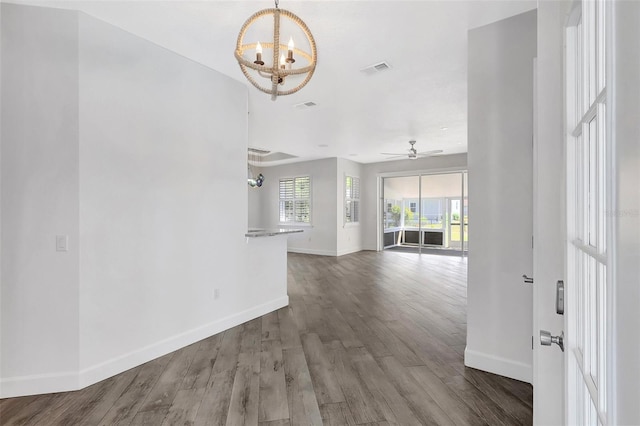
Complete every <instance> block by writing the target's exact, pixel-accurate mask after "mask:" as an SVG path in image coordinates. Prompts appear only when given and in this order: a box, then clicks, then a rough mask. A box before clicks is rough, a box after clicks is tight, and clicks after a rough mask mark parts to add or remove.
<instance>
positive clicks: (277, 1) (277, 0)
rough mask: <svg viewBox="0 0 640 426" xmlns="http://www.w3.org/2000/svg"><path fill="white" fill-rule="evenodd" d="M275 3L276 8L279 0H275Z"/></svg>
mask: <svg viewBox="0 0 640 426" xmlns="http://www.w3.org/2000/svg"><path fill="white" fill-rule="evenodd" d="M275 3H276V9H277V8H278V4H279V3H280V0H275Z"/></svg>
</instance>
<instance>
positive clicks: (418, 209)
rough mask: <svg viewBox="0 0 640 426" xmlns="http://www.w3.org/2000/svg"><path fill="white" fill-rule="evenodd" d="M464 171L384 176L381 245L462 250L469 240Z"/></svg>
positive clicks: (421, 249) (430, 250) (409, 248)
mask: <svg viewBox="0 0 640 426" xmlns="http://www.w3.org/2000/svg"><path fill="white" fill-rule="evenodd" d="M465 189H466V172H456V173H441V174H423V175H413V176H398V177H384V178H383V179H382V194H383V197H382V198H383V200H382V202H383V208H382V221H383V226H382V227H381V229H382V233H383V235H382V241H383V247H384V248H394V249H403V250H406V251H417V252H422V251H424V250H428V251H429V252H434V253H437V252H438V250H447V249H450V250H457V251H461V252H462V251H465V250H466V245H467V244H466V243H467V242H468V232H467V228H468V213H467V210H468V201H467V198H466V194H465V192H466V191H465Z"/></svg>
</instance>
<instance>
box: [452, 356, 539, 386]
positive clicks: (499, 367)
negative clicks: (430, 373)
mask: <svg viewBox="0 0 640 426" xmlns="http://www.w3.org/2000/svg"><path fill="white" fill-rule="evenodd" d="M464 365H466V366H467V367H471V368H476V369H478V370H482V371H488V372H489V373H494V374H498V375H500V376H505V377H509V378H511V379H516V380H520V381H521V382H526V383H533V368H532V366H531V365H529V364H525V363H523V362H519V361H514V360H511V359H507V358H502V357H499V356H495V355H491V354H487V353H483V352H477V351H474V350H471V349H469V348H468V347H467V348H465V350H464Z"/></svg>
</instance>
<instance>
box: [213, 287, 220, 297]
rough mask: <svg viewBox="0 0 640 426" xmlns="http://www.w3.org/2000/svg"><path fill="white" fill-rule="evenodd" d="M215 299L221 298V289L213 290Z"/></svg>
mask: <svg viewBox="0 0 640 426" xmlns="http://www.w3.org/2000/svg"><path fill="white" fill-rule="evenodd" d="M213 298H214V299H219V298H220V289H219V288H214V289H213Z"/></svg>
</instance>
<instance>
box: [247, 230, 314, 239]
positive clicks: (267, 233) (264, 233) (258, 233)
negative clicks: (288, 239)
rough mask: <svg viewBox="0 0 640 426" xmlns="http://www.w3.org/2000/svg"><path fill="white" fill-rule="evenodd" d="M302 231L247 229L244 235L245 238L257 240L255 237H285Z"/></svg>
mask: <svg viewBox="0 0 640 426" xmlns="http://www.w3.org/2000/svg"><path fill="white" fill-rule="evenodd" d="M303 231H304V230H303V229H284V228H280V229H249V231H248V232H247V233H246V234H244V236H245V237H247V238H257V237H274V236H276V235H285V234H295V233H298V232H303Z"/></svg>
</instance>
